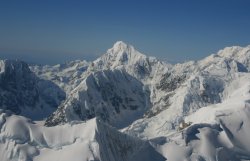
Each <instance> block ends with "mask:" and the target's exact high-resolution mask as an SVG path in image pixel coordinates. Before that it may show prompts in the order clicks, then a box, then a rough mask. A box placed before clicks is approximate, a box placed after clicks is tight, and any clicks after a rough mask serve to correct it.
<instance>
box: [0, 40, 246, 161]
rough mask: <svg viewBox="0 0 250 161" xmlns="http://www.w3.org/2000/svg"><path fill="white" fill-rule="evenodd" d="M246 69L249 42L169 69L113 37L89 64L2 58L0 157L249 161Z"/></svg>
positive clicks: (38, 160) (29, 160) (28, 159)
mask: <svg viewBox="0 0 250 161" xmlns="http://www.w3.org/2000/svg"><path fill="white" fill-rule="evenodd" d="M249 71H250V46H247V47H239V46H233V47H226V48H225V49H223V50H220V51H219V52H218V53H216V54H212V55H210V56H208V57H206V58H204V59H202V60H199V61H188V62H185V63H178V64H169V63H167V62H163V61H160V60H157V59H156V58H154V57H149V56H146V55H144V54H142V53H140V52H139V51H137V50H136V49H135V48H134V47H133V46H131V45H128V44H125V43H124V42H122V41H118V42H116V43H115V44H114V46H113V47H112V48H111V49H108V50H107V52H106V53H105V54H103V55H102V56H100V57H99V58H98V59H96V60H94V61H92V62H87V61H84V60H76V61H72V62H67V63H65V64H59V65H54V66H49V65H45V66H43V65H28V64H27V63H25V62H22V61H18V60H1V61H0V131H1V133H0V160H4V161H13V160H18V161H19V160H24V161H33V160H34V161H46V160H62V161H66V160H71V159H72V158H73V159H74V161H78V160H79V161H80V160H81V161H82V160H84V161H117V160H119V161H120V160H121V161H134V160H138V161H140V160H145V161H146V160H147V161H153V160H154V161H164V160H166V159H167V160H170V161H180V160H190V161H229V160H232V161H245V160H250V142H249V139H248V134H249V132H250V131H249V127H250V124H249V118H250V92H249V91H250V81H249V80H250V72H249ZM33 121H34V122H33ZM36 121H38V122H36ZM1 157H2V158H1Z"/></svg>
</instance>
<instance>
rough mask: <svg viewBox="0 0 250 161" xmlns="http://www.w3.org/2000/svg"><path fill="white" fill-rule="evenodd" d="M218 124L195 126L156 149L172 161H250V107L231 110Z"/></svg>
mask: <svg viewBox="0 0 250 161" xmlns="http://www.w3.org/2000/svg"><path fill="white" fill-rule="evenodd" d="M216 119H217V124H214V125H211V124H205V123H203V124H194V125H192V126H191V127H189V128H187V129H185V130H184V131H183V132H181V133H176V134H174V135H172V136H169V137H168V138H167V139H166V140H165V143H162V144H158V146H156V147H157V148H158V151H159V152H160V153H162V154H163V155H164V156H167V158H168V159H169V160H171V161H179V160H191V161H197V160H199V161H245V160H250V141H249V132H250V131H249V129H250V105H249V104H247V105H246V107H245V108H242V109H238V110H229V111H227V112H225V113H224V115H220V116H218V117H217V118H216Z"/></svg>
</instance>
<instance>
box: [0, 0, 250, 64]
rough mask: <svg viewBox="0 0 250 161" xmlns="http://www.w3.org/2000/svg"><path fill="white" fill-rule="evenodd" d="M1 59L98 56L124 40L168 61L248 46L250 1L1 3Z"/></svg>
mask: <svg viewBox="0 0 250 161" xmlns="http://www.w3.org/2000/svg"><path fill="white" fill-rule="evenodd" d="M0 20H1V21H0V35H1V37H0V59H21V60H24V61H27V62H31V63H36V64H58V63H63V62H66V61H71V60H76V59H85V60H89V61H91V60H94V59H95V58H97V57H98V56H100V55H102V54H104V53H105V52H106V50H107V49H109V48H111V47H112V45H113V44H114V43H115V42H116V41H119V40H122V41H124V42H126V43H128V44H131V45H133V46H134V47H135V48H136V49H137V50H138V51H140V52H142V53H144V54H146V55H149V56H154V57H156V58H158V59H164V60H167V61H169V62H174V63H176V62H183V61H186V60H199V59H201V58H204V57H206V56H208V55H210V54H212V53H216V52H217V51H218V50H220V49H223V48H224V47H228V46H236V45H237V46H247V45H249V44H250V39H249V36H248V34H247V33H249V31H250V21H249V20H250V1H246V0H238V1H237V0H221V1H215V0H212V1H199V0H191V1H188V2H187V1H181V0H177V1H163V0H156V1H150V0H146V1H143V2H135V1H132V0H128V1H126V2H124V1H114V0H108V1H105V2H102V1H101V2H100V1H96V0H92V1H80V0H75V1H66V0H62V1H57V0H55V1H49V0H45V1H39V2H38V1H32V0H25V1H17V0H14V1H2V2H0Z"/></svg>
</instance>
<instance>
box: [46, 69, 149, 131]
mask: <svg viewBox="0 0 250 161" xmlns="http://www.w3.org/2000/svg"><path fill="white" fill-rule="evenodd" d="M150 107H151V104H150V99H149V93H148V91H145V89H144V88H143V84H142V83H141V82H140V81H138V80H137V79H135V78H134V77H132V76H131V75H129V74H127V73H126V72H125V71H123V70H118V69H117V70H104V71H97V72H94V73H92V74H90V75H89V76H88V77H87V78H86V79H85V80H84V81H82V82H81V83H80V84H79V86H78V87H77V88H75V89H74V90H73V91H72V93H71V95H70V96H69V97H68V99H66V101H65V102H64V103H63V104H62V105H61V106H60V107H59V109H58V110H57V111H56V112H54V113H53V114H52V115H51V116H50V117H49V118H48V119H47V120H46V125H47V126H53V125H57V124H60V123H65V122H69V121H72V120H88V119H91V118H93V117H96V116H99V117H100V118H101V119H102V120H103V121H106V122H109V123H110V124H111V125H112V126H115V127H119V128H121V127H126V126H128V125H129V124H131V123H132V122H133V121H135V120H136V119H138V118H141V117H142V116H143V114H144V113H145V111H146V110H148V109H149V108H150Z"/></svg>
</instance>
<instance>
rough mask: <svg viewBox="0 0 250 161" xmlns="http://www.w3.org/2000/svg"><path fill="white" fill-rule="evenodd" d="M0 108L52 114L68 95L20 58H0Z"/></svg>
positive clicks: (26, 113) (32, 114)
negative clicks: (38, 76) (40, 77)
mask: <svg viewBox="0 0 250 161" xmlns="http://www.w3.org/2000/svg"><path fill="white" fill-rule="evenodd" d="M0 71H1V72H0V108H1V109H8V110H11V111H13V112H15V113H17V114H21V115H24V116H28V117H30V118H33V119H41V118H44V117H46V116H48V115H49V113H51V112H52V111H53V110H55V108H56V107H57V106H58V105H59V104H60V103H61V101H62V100H63V99H64V98H65V95H64V92H63V91H62V90H60V88H58V87H57V86H56V85H55V84H53V83H52V82H50V81H45V80H41V79H39V78H37V76H36V75H35V74H34V73H33V72H31V71H30V69H29V66H28V65H27V64H26V63H24V62H22V61H17V60H0Z"/></svg>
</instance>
